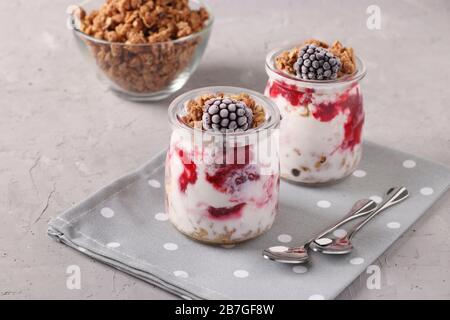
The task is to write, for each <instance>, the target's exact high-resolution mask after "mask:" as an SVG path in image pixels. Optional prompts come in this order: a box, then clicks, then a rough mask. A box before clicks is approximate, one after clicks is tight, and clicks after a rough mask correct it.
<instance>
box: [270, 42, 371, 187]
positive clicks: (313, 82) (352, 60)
mask: <svg viewBox="0 0 450 320" xmlns="http://www.w3.org/2000/svg"><path fill="white" fill-rule="evenodd" d="M266 71H267V73H268V75H269V81H268V84H267V87H266V91H265V94H266V96H268V97H270V98H271V99H272V100H273V101H274V102H275V103H276V105H277V106H278V108H279V110H280V113H281V116H282V121H281V127H280V163H281V176H282V177H283V178H285V179H288V180H291V181H295V182H300V183H304V184H308V185H311V184H322V183H329V182H332V181H336V180H339V179H342V178H344V177H346V176H348V175H349V174H351V173H352V172H353V171H354V170H355V168H356V166H357V165H358V163H359V161H360V159H361V152H362V148H361V147H362V145H361V143H362V139H361V135H362V129H363V124H364V110H363V99H362V93H361V89H360V86H359V81H360V80H361V79H362V78H363V77H364V75H365V72H366V70H365V67H364V65H363V63H362V61H361V60H360V59H358V58H357V57H356V56H355V54H354V52H353V49H352V48H349V47H344V46H343V45H342V44H341V43H340V42H339V41H336V42H334V43H333V44H332V45H329V44H327V43H325V42H323V41H319V40H315V39H311V40H308V41H305V42H304V43H302V44H300V45H298V46H296V47H293V48H287V49H280V50H275V51H274V52H272V53H270V54H269V55H268V56H267V61H266Z"/></svg>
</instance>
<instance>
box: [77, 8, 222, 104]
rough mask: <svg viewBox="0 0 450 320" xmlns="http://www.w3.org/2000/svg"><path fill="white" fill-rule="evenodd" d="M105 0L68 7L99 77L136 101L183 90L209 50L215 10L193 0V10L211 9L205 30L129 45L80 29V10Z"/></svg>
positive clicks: (120, 94) (85, 55)
mask: <svg viewBox="0 0 450 320" xmlns="http://www.w3.org/2000/svg"><path fill="white" fill-rule="evenodd" d="M104 2H105V0H88V1H85V2H84V3H83V4H82V5H80V6H71V9H69V10H68V12H69V21H68V26H69V28H70V29H71V30H72V31H73V34H74V36H75V39H76V42H77V45H78V47H79V48H80V50H81V52H82V54H83V56H84V57H86V60H89V61H90V62H91V63H92V64H94V65H95V69H96V70H97V74H98V76H99V78H100V79H101V80H102V81H103V82H106V84H107V85H108V86H109V87H110V88H111V90H112V91H113V92H114V93H116V94H118V95H119V96H121V97H123V98H125V99H127V100H133V101H156V100H162V99H164V98H166V97H168V96H170V95H171V94H172V93H174V92H176V91H178V90H179V89H181V88H182V87H183V86H184V85H185V84H186V82H187V81H188V79H189V77H190V76H191V74H192V73H193V72H194V71H195V69H196V68H197V66H198V64H199V63H200V60H201V58H202V56H203V53H204V52H205V49H206V46H207V44H208V40H209V37H210V34H211V29H212V25H213V21H214V18H213V16H212V14H211V10H210V9H209V8H208V7H207V6H206V5H205V4H204V3H203V2H202V1H200V0H190V1H189V5H190V7H191V9H194V10H195V9H198V8H200V7H203V8H205V9H206V10H207V11H208V14H209V19H208V20H207V21H206V23H205V26H204V28H203V29H202V30H201V31H199V32H197V33H193V34H191V35H189V36H186V37H182V38H179V39H176V40H171V41H165V42H156V43H146V44H126V43H119V42H109V41H106V40H100V39H96V38H94V37H92V36H89V35H87V34H85V33H83V32H82V31H81V30H80V29H81V28H80V26H81V24H80V19H79V10H77V9H78V8H80V7H82V8H83V9H84V10H85V11H86V12H87V13H89V12H91V11H92V10H97V9H98V8H100V7H101V5H102V4H103V3H104Z"/></svg>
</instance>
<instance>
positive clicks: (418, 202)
mask: <svg viewBox="0 0 450 320" xmlns="http://www.w3.org/2000/svg"><path fill="white" fill-rule="evenodd" d="M164 157H165V154H164V152H162V153H161V154H159V155H157V156H156V157H155V158H154V159H152V160H151V161H150V162H149V163H147V164H146V165H145V166H143V167H142V168H140V169H139V170H137V171H136V172H134V173H132V174H130V175H127V176H125V177H123V178H120V179H119V180H117V181H115V182H114V183H112V184H110V185H109V186H106V187H105V188H103V189H102V190H100V191H99V192H97V193H95V194H94V195H92V196H91V197H90V198H88V199H87V200H85V201H83V202H82V203H80V204H78V205H77V206H75V207H74V208H71V209H70V210H68V211H66V212H64V213H62V214H61V215H59V216H58V217H56V218H55V219H53V220H52V221H51V222H50V224H49V231H48V233H49V235H50V236H51V237H52V238H54V239H56V240H58V241H60V242H62V243H64V244H66V245H68V246H69V247H71V248H73V249H75V250H77V251H79V252H82V253H84V254H86V255H88V256H90V257H93V258H94V259H97V260H99V261H102V262H104V263H106V264H109V265H111V266H112V267H114V268H117V269H119V270H123V271H124V272H127V273H129V274H131V275H133V276H135V277H137V278H140V279H142V280H144V281H147V282H149V283H152V284H154V285H157V286H159V287H161V288H164V289H165V290H168V291H170V292H172V293H174V294H176V295H179V296H180V297H182V298H185V299H332V298H334V297H336V296H337V295H338V294H339V293H340V292H341V291H342V290H343V289H344V288H345V287H346V286H348V285H349V284H350V283H351V282H352V281H353V280H354V279H355V278H356V277H357V276H358V275H359V274H360V273H361V272H363V271H364V270H365V269H366V268H367V267H368V266H369V265H370V264H371V263H372V262H373V261H374V260H375V259H376V258H377V257H379V256H380V255H381V254H382V253H383V252H384V251H385V250H386V249H387V248H388V247H389V246H390V245H391V244H392V243H393V242H394V241H395V240H396V239H398V238H399V237H400V235H401V234H402V233H403V232H405V231H406V230H407V229H408V228H409V227H411V225H412V224H413V223H414V222H415V221H416V220H417V219H418V218H419V217H420V216H422V215H423V214H424V213H425V211H426V210H427V209H428V208H429V207H430V206H431V205H432V204H433V203H434V202H435V201H436V200H437V199H438V198H439V197H440V196H441V195H443V194H444V193H445V192H446V190H447V189H448V187H449V183H450V170H449V169H447V168H446V167H444V166H442V165H439V164H436V163H432V162H430V161H427V160H423V159H420V158H417V157H415V156H412V155H408V154H405V153H402V152H398V151H395V150H392V149H388V148H385V147H382V146H379V145H376V144H373V143H366V144H365V150H364V157H363V160H362V162H361V164H360V166H359V168H358V171H356V172H355V173H354V175H353V176H351V177H349V178H348V179H346V180H344V181H343V182H341V183H339V184H336V185H333V186H328V187H321V188H306V187H300V186H297V185H293V184H289V183H286V182H282V183H281V192H280V212H279V214H278V217H277V220H276V221H275V224H274V226H273V227H272V229H271V230H270V231H269V232H267V233H266V234H264V235H262V236H261V237H259V238H257V239H255V240H251V241H248V242H245V243H243V244H240V245H237V246H235V247H220V246H219V247H217V246H209V245H204V244H201V243H198V242H195V241H192V240H190V239H188V238H186V237H184V236H183V235H181V234H180V233H178V232H177V231H176V230H175V229H174V228H173V227H172V226H171V224H170V223H169V221H167V215H166V214H165V213H164ZM396 185H404V186H406V187H407V188H408V190H409V191H410V194H411V196H410V198H409V199H408V200H406V201H405V202H403V203H401V204H399V205H397V206H395V207H393V208H392V209H389V210H388V211H386V212H384V213H383V214H382V215H380V216H379V217H377V218H376V219H374V221H372V222H371V223H370V224H368V225H367V226H366V227H365V228H364V229H363V230H362V231H361V232H360V233H359V234H358V235H357V236H356V237H355V239H354V242H355V246H356V250H354V252H352V253H351V254H350V255H347V256H322V255H319V254H317V253H312V261H311V263H310V264H308V265H300V266H292V265H282V264H278V263H275V262H272V261H268V260H265V259H263V258H262V256H261V249H263V248H266V247H269V246H274V245H298V244H302V243H303V242H304V241H306V240H307V239H309V238H310V237H311V236H313V235H314V234H316V233H317V232H319V231H321V230H322V229H323V228H324V227H325V226H327V225H328V224H330V223H332V222H334V221H336V220H337V219H340V218H341V217H342V216H343V215H344V214H345V213H346V211H347V210H348V209H349V208H350V207H351V206H352V204H353V203H354V202H355V201H356V200H358V199H361V198H367V197H372V198H373V199H375V200H379V199H380V197H381V196H382V194H383V193H384V192H385V191H386V190H387V189H388V188H389V187H391V186H396ZM344 232H345V230H339V231H337V234H338V235H339V234H343V233H344Z"/></svg>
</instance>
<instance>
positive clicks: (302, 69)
mask: <svg viewBox="0 0 450 320" xmlns="http://www.w3.org/2000/svg"><path fill="white" fill-rule="evenodd" d="M340 69H341V60H339V58H338V57H336V56H335V55H333V54H332V53H331V52H330V51H328V50H327V49H325V48H322V47H318V46H315V45H313V44H309V45H307V46H305V47H303V48H302V49H300V52H299V55H298V59H297V62H296V63H294V70H295V72H296V73H297V77H298V78H300V79H304V80H334V79H336V78H337V75H338V72H339V70H340Z"/></svg>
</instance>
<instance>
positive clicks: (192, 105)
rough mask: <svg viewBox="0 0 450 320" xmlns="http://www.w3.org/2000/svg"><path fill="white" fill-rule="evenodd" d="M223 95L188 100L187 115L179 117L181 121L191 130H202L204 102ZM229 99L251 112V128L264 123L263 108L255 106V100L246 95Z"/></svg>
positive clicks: (207, 95) (210, 95) (232, 96)
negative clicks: (244, 106) (239, 103)
mask: <svg viewBox="0 0 450 320" xmlns="http://www.w3.org/2000/svg"><path fill="white" fill-rule="evenodd" d="M223 97H225V94H224V93H216V94H205V95H202V96H200V97H198V98H197V99H193V100H190V101H189V102H188V103H187V105H186V112H187V114H186V115H184V116H183V117H181V121H183V122H184V123H185V124H187V125H188V126H190V127H192V128H198V129H202V115H203V111H204V106H205V102H206V101H208V100H210V99H214V98H223ZM228 97H229V98H231V99H235V100H238V101H242V102H244V103H245V104H246V105H247V107H249V108H250V109H251V110H252V112H253V125H252V127H253V128H256V127H259V126H260V125H261V124H263V123H264V122H265V121H266V114H265V112H264V108H263V107H262V106H260V105H257V104H256V102H255V100H253V99H252V98H251V97H250V96H249V95H248V94H246V93H241V94H238V95H230V96H228Z"/></svg>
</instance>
